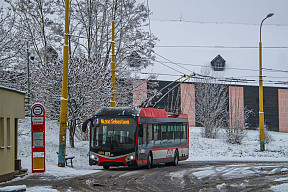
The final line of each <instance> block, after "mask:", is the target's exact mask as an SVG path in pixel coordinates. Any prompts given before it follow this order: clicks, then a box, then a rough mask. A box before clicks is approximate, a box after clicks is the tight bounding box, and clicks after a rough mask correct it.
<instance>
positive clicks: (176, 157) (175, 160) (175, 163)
mask: <svg viewBox="0 0 288 192" xmlns="http://www.w3.org/2000/svg"><path fill="white" fill-rule="evenodd" d="M178 162H179V155H178V151H177V150H176V151H175V155H174V162H173V165H174V166H177V165H178Z"/></svg>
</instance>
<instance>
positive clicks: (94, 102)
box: [37, 58, 111, 147]
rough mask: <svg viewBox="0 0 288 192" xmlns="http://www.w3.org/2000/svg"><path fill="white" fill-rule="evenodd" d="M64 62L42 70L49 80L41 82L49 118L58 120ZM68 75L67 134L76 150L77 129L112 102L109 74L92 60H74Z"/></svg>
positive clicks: (71, 62) (41, 91)
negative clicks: (98, 110) (84, 120)
mask: <svg viewBox="0 0 288 192" xmlns="http://www.w3.org/2000/svg"><path fill="white" fill-rule="evenodd" d="M62 63H63V62H62V61H57V62H53V63H48V65H46V66H45V67H44V68H43V69H42V70H43V71H44V72H45V74H46V76H45V77H43V78H41V79H40V80H39V86H38V87H37V88H38V92H40V93H41V97H42V100H43V101H44V103H43V104H44V105H45V106H47V108H48V109H47V115H49V117H50V118H53V119H59V115H60V97H61V79H62V70H61V68H62ZM69 66H70V70H69V74H68V126H67V127H68V130H69V136H70V137H69V138H70V146H71V147H74V136H75V133H76V128H77V127H79V126H80V125H81V122H82V121H83V119H85V118H87V117H89V116H92V115H93V114H94V113H95V112H96V110H97V109H99V108H100V107H102V106H107V104H108V103H109V100H110V91H111V85H110V81H109V78H110V74H109V72H108V71H107V70H106V69H105V68H104V67H103V66H101V65H99V64H97V63H96V62H95V60H93V59H86V58H72V59H71V60H70V62H69Z"/></svg>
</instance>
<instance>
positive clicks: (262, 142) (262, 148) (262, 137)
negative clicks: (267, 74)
mask: <svg viewBox="0 0 288 192" xmlns="http://www.w3.org/2000/svg"><path fill="white" fill-rule="evenodd" d="M259 128H260V151H265V133H264V110H263V77H262V42H261V41H260V42H259Z"/></svg>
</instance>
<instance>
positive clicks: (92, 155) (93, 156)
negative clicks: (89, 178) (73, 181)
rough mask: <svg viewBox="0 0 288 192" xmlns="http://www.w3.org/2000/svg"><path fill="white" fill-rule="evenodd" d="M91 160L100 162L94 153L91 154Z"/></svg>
mask: <svg viewBox="0 0 288 192" xmlns="http://www.w3.org/2000/svg"><path fill="white" fill-rule="evenodd" d="M90 158H91V159H94V160H96V161H98V156H97V155H96V154H95V153H93V152H90Z"/></svg>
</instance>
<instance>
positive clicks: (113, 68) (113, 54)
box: [110, 21, 115, 107]
mask: <svg viewBox="0 0 288 192" xmlns="http://www.w3.org/2000/svg"><path fill="white" fill-rule="evenodd" d="M111 83H112V90H111V100H110V107H115V21H112V62H111Z"/></svg>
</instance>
